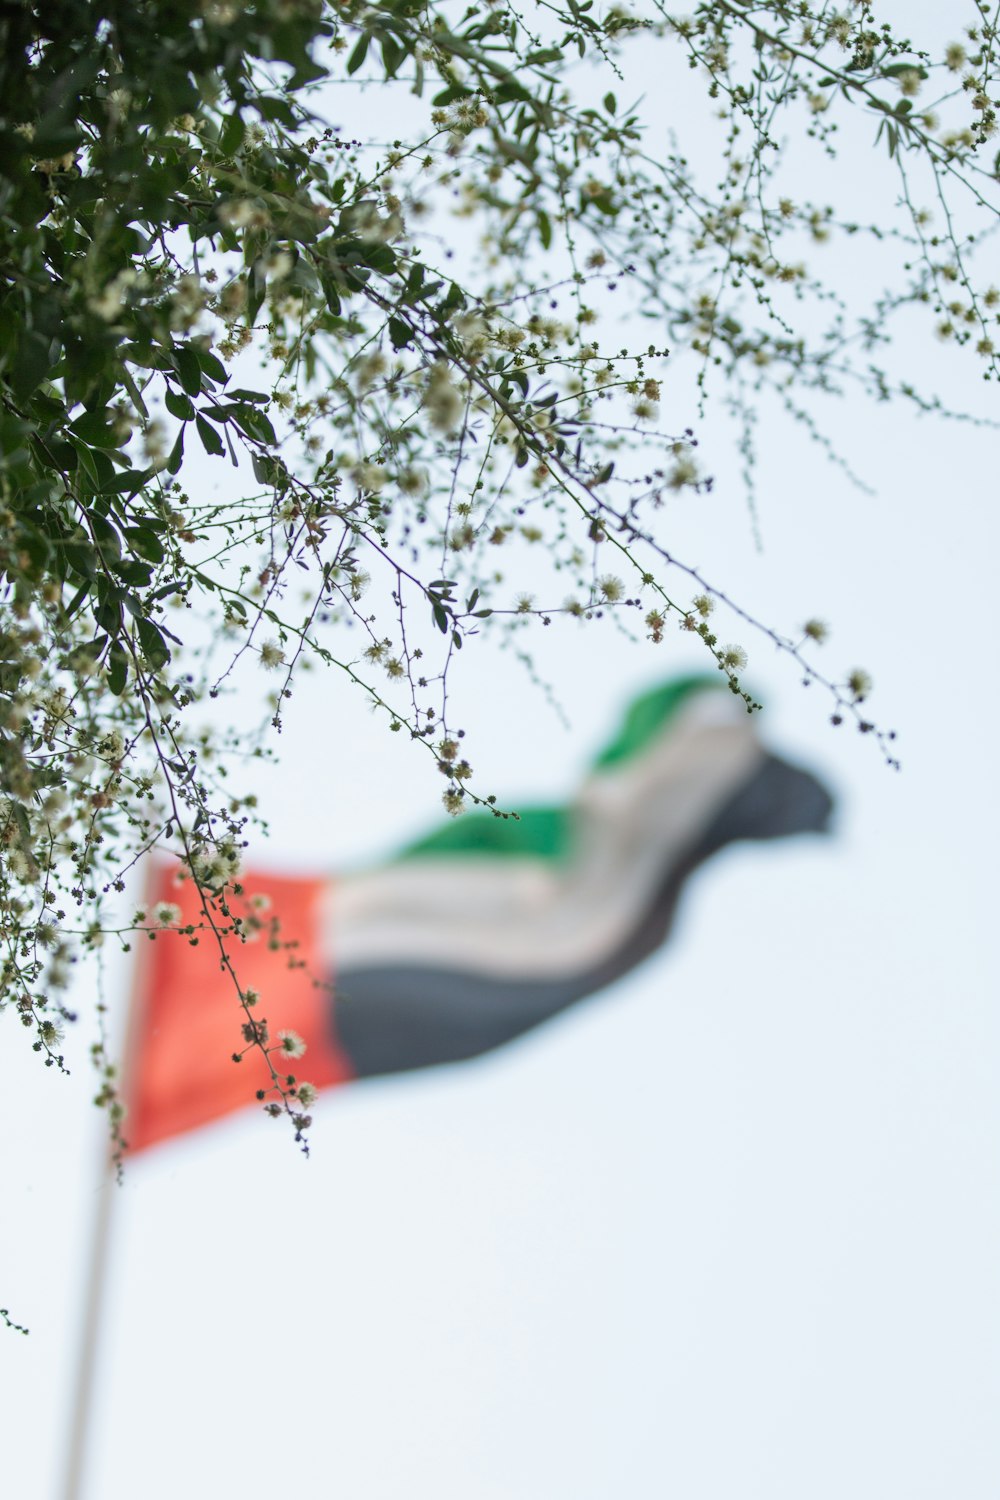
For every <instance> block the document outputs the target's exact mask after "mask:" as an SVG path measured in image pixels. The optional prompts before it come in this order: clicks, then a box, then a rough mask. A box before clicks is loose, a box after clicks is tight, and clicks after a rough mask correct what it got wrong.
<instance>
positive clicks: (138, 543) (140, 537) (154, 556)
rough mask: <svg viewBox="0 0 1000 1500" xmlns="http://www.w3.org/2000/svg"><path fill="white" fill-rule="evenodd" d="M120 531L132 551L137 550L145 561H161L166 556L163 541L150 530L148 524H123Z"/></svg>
mask: <svg viewBox="0 0 1000 1500" xmlns="http://www.w3.org/2000/svg"><path fill="white" fill-rule="evenodd" d="M122 533H123V535H124V536H125V537H126V539H127V540H128V542H129V545H130V546H131V548H132V550H133V552H138V554H139V556H140V557H144V558H145V559H146V561H147V562H151V563H161V562H162V561H163V559H164V557H165V556H166V554H165V552H164V550H163V543H162V542H161V541H160V538H159V537H158V536H157V535H156V532H155V531H151V530H150V529H149V527H148V526H125V527H123V528H122Z"/></svg>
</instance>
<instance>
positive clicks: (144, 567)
mask: <svg viewBox="0 0 1000 1500" xmlns="http://www.w3.org/2000/svg"><path fill="white" fill-rule="evenodd" d="M115 576H116V577H118V578H120V579H121V581H122V583H127V584H128V586H129V588H133V589H144V588H148V587H149V581H150V579H151V578H152V576H153V575H152V569H151V568H150V565H149V563H144V562H134V561H133V560H132V559H131V558H126V559H125V561H124V562H120V563H117V564H116V566H115Z"/></svg>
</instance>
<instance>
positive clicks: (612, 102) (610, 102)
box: [603, 94, 618, 115]
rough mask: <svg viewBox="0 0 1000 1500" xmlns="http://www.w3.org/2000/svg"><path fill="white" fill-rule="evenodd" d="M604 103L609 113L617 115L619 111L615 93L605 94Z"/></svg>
mask: <svg viewBox="0 0 1000 1500" xmlns="http://www.w3.org/2000/svg"><path fill="white" fill-rule="evenodd" d="M603 104H604V108H605V109H606V110H607V112H608V114H609V115H616V114H617V113H618V100H617V99H616V98H615V96H614V94H605V96H604V99H603Z"/></svg>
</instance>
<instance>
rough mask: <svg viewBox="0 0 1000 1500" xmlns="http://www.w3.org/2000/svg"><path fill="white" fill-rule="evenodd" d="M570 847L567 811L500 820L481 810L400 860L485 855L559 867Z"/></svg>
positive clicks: (535, 811) (539, 810) (537, 811)
mask: <svg viewBox="0 0 1000 1500" xmlns="http://www.w3.org/2000/svg"><path fill="white" fill-rule="evenodd" d="M569 847H570V820H569V815H568V810H567V809H566V808H565V807H526V808H525V809H524V810H523V811H522V812H521V814H520V816H519V817H517V818H513V817H507V818H504V817H496V816H495V815H494V814H493V813H491V812H484V811H482V810H481V809H479V808H477V809H476V810H475V811H473V812H468V813H466V814H465V816H464V817H462V818H456V819H455V820H454V821H453V822H450V823H444V824H443V825H442V826H441V827H440V828H437V829H435V830H434V832H433V833H431V834H428V835H427V837H426V838H422V839H418V840H417V842H416V843H415V844H409V845H408V846H407V847H406V848H405V849H404V850H403V851H402V853H401V854H400V856H399V858H400V859H415V858H423V857H424V856H426V855H428V854H431V855H439V854H440V855H451V854H482V855H486V856H488V857H489V858H490V859H495V858H497V857H498V856H499V857H501V858H504V857H512V858H514V859H545V860H551V861H553V863H557V862H559V861H560V860H563V859H565V858H566V857H567V856H568V854H569Z"/></svg>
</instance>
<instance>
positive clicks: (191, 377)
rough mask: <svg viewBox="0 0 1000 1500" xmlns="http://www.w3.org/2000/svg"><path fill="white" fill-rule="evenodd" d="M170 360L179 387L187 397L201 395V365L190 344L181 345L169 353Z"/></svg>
mask: <svg viewBox="0 0 1000 1500" xmlns="http://www.w3.org/2000/svg"><path fill="white" fill-rule="evenodd" d="M170 357H171V360H172V362H173V366H174V369H175V370H176V371H177V375H178V378H179V380H180V383H181V385H182V386H183V387H184V389H185V390H186V391H187V393H188V395H189V396H198V395H200V394H201V365H200V363H199V361H198V356H197V354H196V353H195V351H194V350H193V349H192V348H191V345H190V344H181V345H179V346H178V347H176V348H175V349H173V350H172V351H171V356H170Z"/></svg>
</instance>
